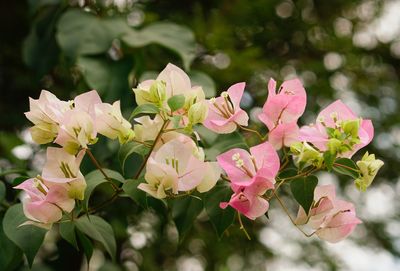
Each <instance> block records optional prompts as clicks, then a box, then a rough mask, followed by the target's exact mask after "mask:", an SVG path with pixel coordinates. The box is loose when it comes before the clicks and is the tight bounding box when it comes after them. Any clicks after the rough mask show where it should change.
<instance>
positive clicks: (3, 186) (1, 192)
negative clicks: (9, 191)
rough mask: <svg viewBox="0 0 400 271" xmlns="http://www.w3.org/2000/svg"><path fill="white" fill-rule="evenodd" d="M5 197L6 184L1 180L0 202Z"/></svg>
mask: <svg viewBox="0 0 400 271" xmlns="http://www.w3.org/2000/svg"><path fill="white" fill-rule="evenodd" d="M5 197H6V186H5V185H4V183H3V181H0V202H2V201H3V200H4V198H5Z"/></svg>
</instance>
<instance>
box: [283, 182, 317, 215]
mask: <svg viewBox="0 0 400 271" xmlns="http://www.w3.org/2000/svg"><path fill="white" fill-rule="evenodd" d="M317 184H318V178H317V177H315V176H313V175H310V176H307V177H299V178H296V179H294V180H292V181H291V182H290V190H291V191H292V194H293V197H294V198H295V200H296V201H297V202H298V203H299V204H300V205H301V207H303V209H304V211H305V212H306V213H307V214H308V212H309V211H310V207H311V205H312V203H313V200H314V190H315V187H316V186H317Z"/></svg>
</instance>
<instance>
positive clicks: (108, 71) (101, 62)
mask: <svg viewBox="0 0 400 271" xmlns="http://www.w3.org/2000/svg"><path fill="white" fill-rule="evenodd" d="M77 65H78V67H79V69H80V70H81V72H82V74H83V77H84V78H85V81H86V83H87V84H88V85H89V87H90V88H93V89H96V90H97V91H98V92H99V93H100V95H102V96H103V97H105V99H107V100H117V99H120V97H121V95H123V94H124V93H125V92H129V91H130V87H129V82H128V76H129V73H130V72H131V70H132V67H133V64H132V60H131V59H127V58H126V59H121V60H118V61H112V60H110V59H107V58H105V57H103V56H100V57H99V56H96V57H90V56H81V57H79V58H78V61H77Z"/></svg>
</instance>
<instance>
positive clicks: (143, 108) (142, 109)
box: [129, 104, 160, 120]
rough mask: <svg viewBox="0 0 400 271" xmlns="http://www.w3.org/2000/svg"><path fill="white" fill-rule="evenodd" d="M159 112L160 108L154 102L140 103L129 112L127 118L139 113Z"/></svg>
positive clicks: (130, 118)
mask: <svg viewBox="0 0 400 271" xmlns="http://www.w3.org/2000/svg"><path fill="white" fill-rule="evenodd" d="M158 113H160V109H159V108H158V107H157V106H155V105H154V104H141V105H138V106H137V107H136V108H135V109H134V110H133V111H132V113H131V116H130V117H129V120H132V119H133V118H134V117H136V116H137V115H140V114H158Z"/></svg>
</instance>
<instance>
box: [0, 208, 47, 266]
mask: <svg viewBox="0 0 400 271" xmlns="http://www.w3.org/2000/svg"><path fill="white" fill-rule="evenodd" d="M27 220H28V219H27V218H26V217H25V215H24V212H23V210H22V204H16V205H13V206H11V207H10V208H9V209H8V210H7V212H6V214H5V216H4V220H3V229H4V233H5V234H6V236H7V237H8V238H9V239H10V240H11V241H13V242H14V243H15V244H16V245H17V246H18V247H19V248H20V249H21V250H22V251H23V252H24V254H25V255H26V258H27V260H28V263H29V266H32V263H33V260H34V258H35V256H36V253H37V252H38V250H39V248H40V246H41V245H42V243H43V240H44V236H45V234H46V232H47V231H46V230H45V229H43V228H39V227H36V226H33V225H24V226H20V225H21V224H22V223H24V222H26V221H27ZM27 240H29V242H27Z"/></svg>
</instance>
